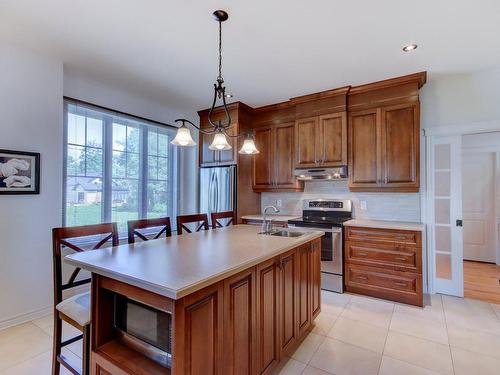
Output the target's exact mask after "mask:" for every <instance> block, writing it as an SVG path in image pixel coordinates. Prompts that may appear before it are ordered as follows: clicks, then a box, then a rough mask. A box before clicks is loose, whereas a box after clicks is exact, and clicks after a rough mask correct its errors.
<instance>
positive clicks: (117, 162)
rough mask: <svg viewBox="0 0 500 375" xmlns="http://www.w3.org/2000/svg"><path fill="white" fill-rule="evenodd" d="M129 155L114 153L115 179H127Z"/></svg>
mask: <svg viewBox="0 0 500 375" xmlns="http://www.w3.org/2000/svg"><path fill="white" fill-rule="evenodd" d="M126 170H127V154H126V153H125V152H120V151H113V172H112V173H113V177H126Z"/></svg>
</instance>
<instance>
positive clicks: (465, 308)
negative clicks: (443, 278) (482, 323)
mask: <svg viewBox="0 0 500 375" xmlns="http://www.w3.org/2000/svg"><path fill="white" fill-rule="evenodd" d="M442 299H443V308H444V312H445V314H447V313H450V312H451V313H455V314H461V315H465V316H474V317H478V318H479V317H481V318H490V319H496V315H495V312H494V310H493V308H492V307H491V304H489V303H487V302H483V301H478V300H473V299H469V298H460V297H453V296H446V295H443V296H442Z"/></svg>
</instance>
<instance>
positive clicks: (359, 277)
mask: <svg viewBox="0 0 500 375" xmlns="http://www.w3.org/2000/svg"><path fill="white" fill-rule="evenodd" d="M356 278H358V279H361V280H368V276H356Z"/></svg>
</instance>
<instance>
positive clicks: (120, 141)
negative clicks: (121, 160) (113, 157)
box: [113, 124, 127, 151]
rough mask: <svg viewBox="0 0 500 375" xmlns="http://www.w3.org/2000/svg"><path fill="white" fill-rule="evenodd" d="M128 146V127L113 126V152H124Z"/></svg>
mask: <svg viewBox="0 0 500 375" xmlns="http://www.w3.org/2000/svg"><path fill="white" fill-rule="evenodd" d="M126 146H127V127H126V126H125V125H120V124H113V150H117V151H124V150H125V148H126Z"/></svg>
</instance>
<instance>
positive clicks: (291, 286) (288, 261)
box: [279, 249, 298, 354]
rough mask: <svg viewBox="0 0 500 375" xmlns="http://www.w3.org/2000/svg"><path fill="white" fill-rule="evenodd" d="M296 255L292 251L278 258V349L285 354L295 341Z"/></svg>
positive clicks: (296, 305)
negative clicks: (279, 314) (279, 313)
mask: <svg viewBox="0 0 500 375" xmlns="http://www.w3.org/2000/svg"><path fill="white" fill-rule="evenodd" d="M297 254H298V252H297V251H296V250H295V249H294V250H292V251H289V252H288V253H285V254H283V255H281V256H280V305H279V306H280V308H281V318H280V349H281V353H285V354H287V351H288V350H289V348H290V347H291V346H293V345H294V344H295V342H296V340H297V307H298V303H297V297H298V296H297V294H298V293H297V292H298V290H297V289H298V283H297V281H298V277H297V272H298V260H297V259H298V257H297Z"/></svg>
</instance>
